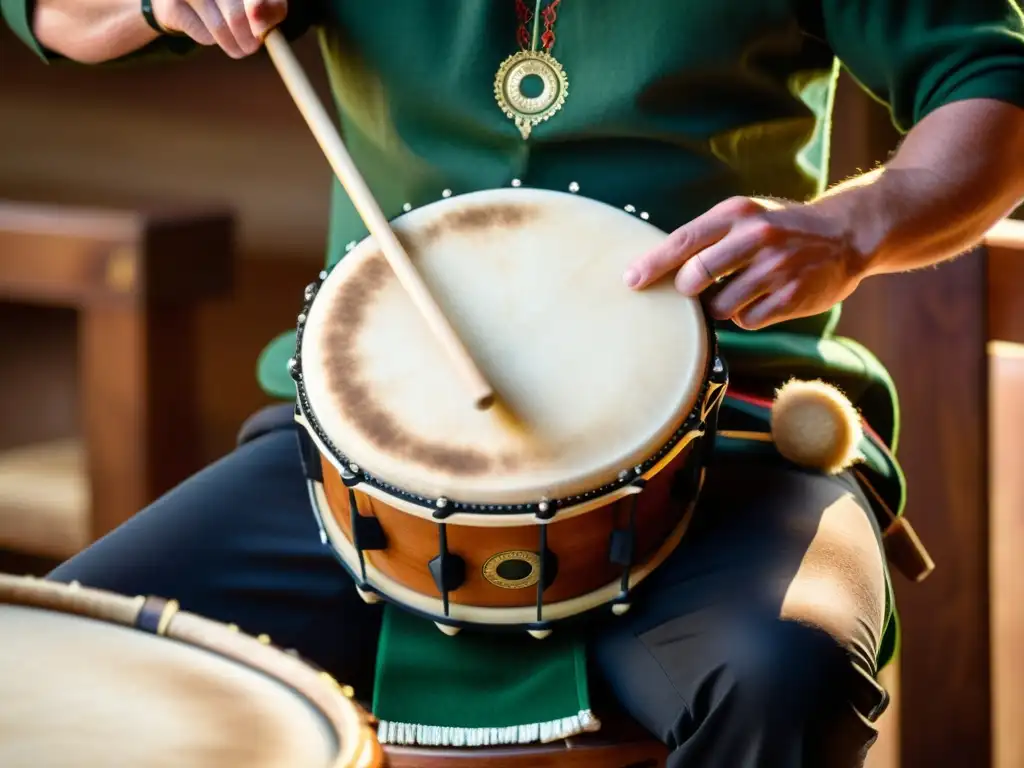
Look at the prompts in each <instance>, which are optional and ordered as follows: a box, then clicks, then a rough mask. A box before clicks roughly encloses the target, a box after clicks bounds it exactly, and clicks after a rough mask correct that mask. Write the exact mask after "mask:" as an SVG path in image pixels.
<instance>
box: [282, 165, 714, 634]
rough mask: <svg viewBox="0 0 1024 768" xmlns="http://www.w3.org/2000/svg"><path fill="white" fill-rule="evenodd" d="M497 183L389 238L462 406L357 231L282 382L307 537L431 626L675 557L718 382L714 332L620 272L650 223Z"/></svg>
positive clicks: (583, 594)
mask: <svg viewBox="0 0 1024 768" xmlns="http://www.w3.org/2000/svg"><path fill="white" fill-rule="evenodd" d="M575 186H576V185H572V186H571V187H570V192H569V193H564V192H557V191H551V190H542V189H530V188H526V187H521V186H516V185H513V186H512V187H511V188H506V189H492V190H484V191H479V192H473V193H469V194H465V195H457V196H450V195H449V194H447V191H446V195H445V196H442V199H440V200H438V201H436V202H434V203H431V204H429V205H426V206H424V207H422V208H418V209H411V206H406V213H404V214H402V215H401V216H399V217H398V218H396V219H394V220H393V221H392V222H391V226H392V228H393V230H394V231H395V233H396V234H397V236H398V238H399V239H400V240H401V241H402V244H403V246H404V247H405V249H406V251H407V252H408V253H409V256H410V258H411V260H412V262H413V263H414V264H415V266H416V268H417V270H418V271H419V272H420V274H421V275H422V276H423V279H424V281H425V282H426V283H427V285H428V286H429V287H430V289H431V292H432V294H433V295H434V296H435V297H436V298H437V301H438V303H439V304H440V305H441V306H442V307H443V308H444V310H445V313H446V315H447V316H448V317H449V318H450V320H451V322H452V324H453V326H454V327H455V328H456V330H457V332H458V333H459V336H460V337H461V338H462V339H464V340H465V342H466V344H467V347H468V348H469V349H470V350H471V353H472V355H473V357H474V359H476V360H477V361H478V362H479V363H480V364H481V366H482V369H483V370H484V371H485V374H486V376H487V377H488V379H489V380H490V381H491V383H492V384H493V385H494V389H495V392H496V394H497V398H498V399H497V402H498V405H496V406H495V408H493V409H492V410H491V411H480V410H478V409H476V408H474V407H473V404H472V403H470V402H469V401H468V400H467V399H466V398H465V395H464V391H463V390H462V389H461V388H460V382H459V381H458V379H457V377H456V375H455V374H454V373H453V372H452V370H451V368H450V366H446V365H445V363H444V360H443V354H442V352H441V350H440V349H439V348H438V346H437V344H436V342H435V341H434V339H433V338H432V337H431V335H430V333H429V331H428V330H426V329H425V328H422V327H421V325H422V324H421V323H420V320H419V318H418V315H417V314H416V312H415V310H414V309H413V308H412V306H411V304H410V302H409V301H408V298H407V296H406V295H405V294H404V292H403V291H402V288H401V286H400V285H399V283H398V281H397V280H396V279H395V278H394V276H393V275H392V274H391V272H390V271H389V269H388V266H387V263H386V262H385V260H384V259H383V258H382V256H381V254H380V252H379V251H378V250H377V246H376V244H375V242H374V240H373V238H366V239H365V240H363V241H362V242H359V243H350V245H349V248H348V249H347V251H348V252H347V254H346V256H345V257H344V258H342V259H341V260H340V261H339V262H338V263H337V265H336V266H335V267H334V268H333V269H332V270H331V271H330V272H329V273H328V272H327V271H324V272H321V273H320V276H319V279H318V280H317V281H316V282H314V283H311V284H310V285H309V286H307V288H306V290H305V295H304V303H303V306H302V310H301V313H300V314H299V316H298V323H297V341H296V353H295V356H294V357H293V358H292V359H291V360H290V361H289V372H290V374H291V376H292V378H293V379H294V381H295V383H296V390H297V401H296V420H297V421H298V422H299V423H300V425H302V427H303V428H302V429H300V442H301V443H302V451H303V457H304V463H305V467H306V474H307V480H308V481H309V484H310V492H311V497H312V501H313V506H314V509H315V510H316V513H317V516H318V519H319V520H320V524H321V529H322V534H323V537H324V540H325V541H326V542H328V543H329V544H330V546H331V547H332V548H333V549H334V551H335V554H336V555H337V556H338V558H339V559H340V560H341V562H342V563H343V564H344V565H345V567H346V568H347V569H348V570H349V571H350V572H351V573H352V574H353V576H354V578H355V579H356V581H357V583H358V586H359V588H360V590H361V594H362V595H363V596H364V598H365V599H367V600H370V601H373V600H376V599H379V598H380V597H383V598H385V599H389V600H392V601H394V602H396V603H398V604H400V605H402V606H403V607H405V608H406V609H408V610H410V611H413V612H415V613H418V614H421V615H423V616H427V617H429V618H431V619H433V620H434V621H435V622H437V623H438V625H439V627H440V628H442V630H444V631H447V632H449V633H452V632H454V631H455V630H457V629H458V628H459V627H461V626H465V625H479V626H489V627H503V628H518V629H525V630H527V631H530V632H531V633H532V634H535V635H537V636H544V635H545V634H547V632H548V631H549V630H550V625H551V624H552V622H556V621H560V620H563V619H567V618H570V617H572V616H575V615H577V614H581V613H586V612H588V611H590V610H593V609H596V608H598V607H601V606H603V605H608V604H611V605H612V606H613V609H614V610H615V612H616V613H622V612H624V611H625V610H626V608H627V607H628V605H629V599H630V592H631V591H632V589H633V588H634V587H635V586H636V585H637V584H638V583H639V581H641V580H642V579H643V578H644V577H645V576H646V575H647V574H649V573H650V572H651V571H652V570H654V569H655V568H656V567H657V566H658V565H659V564H660V563H661V562H662V561H663V560H664V559H665V558H666V557H667V556H668V555H669V554H670V553H671V552H672V550H673V549H674V548H675V546H676V545H677V544H678V543H679V541H680V540H681V538H682V536H683V534H684V533H685V530H686V526H687V525H688V522H689V510H690V509H691V508H692V506H693V504H694V502H695V501H696V498H697V495H698V493H699V489H700V485H701V482H702V479H703V470H704V467H705V465H706V462H707V459H708V453H709V447H710V444H711V442H712V439H713V436H714V432H715V424H716V419H717V412H718V408H719V406H720V403H721V400H722V397H723V396H724V394H725V390H726V386H727V380H728V379H727V373H726V370H725V365H724V364H723V362H722V360H721V359H720V358H719V356H718V353H717V342H716V335H715V332H714V327H713V323H712V321H711V320H710V319H709V317H708V316H707V314H706V312H705V310H704V308H703V306H702V304H701V303H700V302H699V301H697V300H695V299H689V298H684V297H682V296H680V295H679V294H678V293H676V292H675V291H674V289H673V286H672V284H671V281H670V280H669V281H665V282H663V283H660V284H658V285H655V286H652V287H651V288H648V289H646V290H644V291H641V292H635V291H630V290H629V289H627V288H626V287H625V285H624V283H623V281H622V277H621V275H622V272H623V271H624V269H625V268H626V266H628V264H629V263H630V262H631V261H632V259H634V258H635V257H636V256H638V255H640V254H641V253H643V252H644V251H646V250H648V249H650V248H651V247H653V246H654V245H656V244H657V243H659V242H661V241H662V239H663V238H664V237H665V233H664V232H663V231H661V230H659V229H657V228H656V227H654V226H653V225H652V224H651V223H650V222H649V221H648V220H647V219H648V217H647V216H646V215H637V214H636V212H635V211H633V210H631V206H627V208H626V209H625V210H624V209H620V208H614V207H612V206H610V205H607V204H605V203H602V202H599V201H595V200H591V199H589V198H586V197H584V196H582V195H579V194H576V193H575V191H578V190H574V187H575Z"/></svg>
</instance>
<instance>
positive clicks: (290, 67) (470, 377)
mask: <svg viewBox="0 0 1024 768" xmlns="http://www.w3.org/2000/svg"><path fill="white" fill-rule="evenodd" d="M264 44H265V45H266V48H267V52H268V53H269V54H270V59H271V61H273V62H274V66H275V67H276V68H277V72H278V74H279V75H280V76H281V79H282V80H283V81H284V84H285V87H286V88H287V89H288V91H289V92H290V93H291V96H292V99H294V101H295V104H296V106H297V107H298V108H299V112H301V113H302V116H303V117H304V118H305V119H306V122H307V123H308V124H309V128H310V130H311V131H312V132H313V136H314V137H315V138H316V140H317V143H318V144H319V145H320V149H321V150H323V153H324V155H325V156H326V157H327V161H328V162H329V163H330V164H331V168H333V169H334V173H335V174H336V175H337V177H338V180H339V181H340V182H341V185H342V186H343V187H344V188H345V191H346V192H348V196H349V198H350V199H351V200H352V204H353V205H354V206H355V208H356V210H357V211H358V212H359V216H360V218H362V220H363V223H364V224H365V225H366V229H367V230H368V231H369V233H370V234H371V235H372V236H373V238H374V239H375V240H376V241H377V244H378V245H379V246H380V249H381V252H382V253H383V254H384V258H386V259H387V261H388V264H389V265H390V266H391V269H392V271H394V273H395V275H396V276H397V277H398V282H399V283H401V285H402V287H403V288H404V289H405V290H406V292H407V293H408V294H409V298H411V299H412V302H413V304H414V305H415V307H416V309H418V310H419V312H420V314H421V315H423V319H424V320H426V322H427V326H428V327H429V328H430V330H431V331H433V333H434V335H435V336H436V337H437V340H438V341H439V342H440V343H441V346H442V347H443V348H444V351H445V352H446V353H447V355H448V357H449V358H450V359H451V361H452V362H453V363H454V364H455V367H456V368H458V370H459V372H460V373H461V374H462V376H463V377H464V378H465V380H466V383H467V384H468V385H469V387H470V391H471V392H472V393H473V397H474V402H475V404H476V407H477V408H479V409H481V410H483V409H485V408H489V407H490V406H491V405H493V403H494V390H493V388H492V387H491V385H490V384H489V383H488V382H487V380H486V379H485V378H484V376H483V374H482V373H481V372H480V370H479V368H477V365H476V363H475V362H474V361H473V359H472V357H470V355H469V352H468V351H467V350H466V347H465V346H464V345H463V343H462V340H461V339H459V337H458V336H457V335H456V333H455V330H454V329H453V328H452V326H451V324H450V323H449V322H448V318H446V317H445V316H444V313H443V312H441V308H440V307H438V305H437V303H436V302H435V301H434V297H433V296H431V295H430V291H429V290H428V289H427V286H426V285H425V284H424V282H423V280H422V278H420V275H419V273H418V272H416V269H415V267H413V265H412V261H411V260H410V259H409V255H408V254H407V253H406V252H405V249H404V248H403V247H402V244H401V243H399V242H398V238H397V237H396V236H395V233H394V231H393V230H392V229H391V225H390V224H389V223H388V220H387V219H386V218H384V213H383V212H382V211H381V209H380V206H379V205H377V201H376V200H374V198H373V194H372V193H371V192H370V188H369V187H367V186H366V182H365V181H364V180H363V177H362V176H361V175H360V173H359V171H358V170H357V169H356V166H355V163H354V162H352V158H351V156H350V155H349V153H348V150H347V149H345V145H344V143H343V142H342V140H341V136H340V135H339V134H338V131H337V129H336V128H335V127H334V123H333V122H332V121H331V118H330V117H329V116H328V114H327V112H326V110H324V107H323V104H321V103H320V99H319V98H318V97H317V95H316V92H315V91H314V90H313V86H312V85H311V84H310V82H309V79H308V78H307V77H306V73H305V72H304V71H303V70H302V65H301V64H299V62H298V59H296V58H295V54H294V53H293V52H292V49H291V46H289V45H288V41H287V40H286V39H285V37H284V35H283V34H282V33H281V32H280V31H279V30H276V29H275V30H272V31H271V32H270V34H268V35H267V37H266V40H265V41H264Z"/></svg>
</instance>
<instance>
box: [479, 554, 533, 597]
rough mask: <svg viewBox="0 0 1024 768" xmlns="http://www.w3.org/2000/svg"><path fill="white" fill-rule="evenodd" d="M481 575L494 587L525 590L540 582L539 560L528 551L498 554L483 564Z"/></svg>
mask: <svg viewBox="0 0 1024 768" xmlns="http://www.w3.org/2000/svg"><path fill="white" fill-rule="evenodd" d="M483 574H484V578H485V579H487V581H489V582H490V583H491V584H493V585H494V586H496V587H501V588H502V589H526V588H527V587H532V586H535V585H536V584H537V582H538V581H539V580H540V558H539V557H538V556H537V553H536V552H530V551H528V550H520V549H513V550H509V551H507V552H499V553H497V554H496V555H492V556H491V557H489V558H488V559H487V561H486V562H485V563H484V567H483Z"/></svg>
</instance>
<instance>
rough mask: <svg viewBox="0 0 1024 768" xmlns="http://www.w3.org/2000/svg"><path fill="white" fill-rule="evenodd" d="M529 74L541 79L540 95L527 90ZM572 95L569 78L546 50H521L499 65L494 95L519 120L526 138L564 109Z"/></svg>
mask: <svg viewBox="0 0 1024 768" xmlns="http://www.w3.org/2000/svg"><path fill="white" fill-rule="evenodd" d="M528 77H536V78H538V79H539V80H540V84H541V92H540V93H539V94H538V95H536V96H527V95H526V94H525V93H523V81H524V80H526V78H528ZM568 94H569V78H568V77H566V75H565V70H564V69H562V65H561V64H559V63H558V61H557V60H556V59H555V57H554V56H552V55H551V54H549V53H544V52H543V51H519V53H515V54H513V55H511V56H509V57H508V58H507V59H505V61H503V62H502V63H501V66H500V67H498V74H497V76H496V77H495V78H494V98H496V99H497V100H498V106H499V107H501V111H502V112H504V113H505V115H506V116H507V117H509V118H511V119H512V120H514V121H515V123H516V127H517V128H518V129H519V133H520V134H522V136H523V138H524V139H526V138H528V137H529V136H530V131H531V130H532V129H533V126H535V125H538V124H540V123H542V122H544V121H545V120H547V119H548V118H550V117H551V116H552V115H554V114H555V113H556V112H557V111H558V110H560V109H561V108H562V104H564V103H565V97H566V96H567V95H568Z"/></svg>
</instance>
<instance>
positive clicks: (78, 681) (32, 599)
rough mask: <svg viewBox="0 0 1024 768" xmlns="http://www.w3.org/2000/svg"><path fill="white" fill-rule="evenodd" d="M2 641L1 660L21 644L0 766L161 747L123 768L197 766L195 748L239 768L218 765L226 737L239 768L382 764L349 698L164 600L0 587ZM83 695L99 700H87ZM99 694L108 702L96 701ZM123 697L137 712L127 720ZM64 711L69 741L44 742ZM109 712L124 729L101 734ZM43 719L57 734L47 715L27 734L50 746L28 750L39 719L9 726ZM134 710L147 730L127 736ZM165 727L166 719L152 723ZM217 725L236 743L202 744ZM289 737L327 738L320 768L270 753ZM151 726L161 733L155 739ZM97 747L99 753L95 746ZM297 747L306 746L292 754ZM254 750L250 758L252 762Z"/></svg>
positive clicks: (366, 721) (284, 654)
mask: <svg viewBox="0 0 1024 768" xmlns="http://www.w3.org/2000/svg"><path fill="white" fill-rule="evenodd" d="M185 567H187V566H185ZM19 633H20V634H19ZM0 636H2V637H3V638H4V644H3V645H4V648H5V653H7V652H10V649H11V648H12V647H14V646H16V645H17V644H18V640H19V637H20V639H21V640H22V641H23V644H27V645H26V648H23V649H22V650H23V651H24V653H23V654H22V655H21V656H19V658H17V659H10V663H12V664H14V663H16V664H17V666H16V667H15V666H12V667H11V668H9V669H8V670H6V672H5V673H4V674H3V675H2V676H0V700H3V701H4V702H5V705H4V707H2V708H0V710H2V711H0V733H5V735H4V736H3V737H2V738H0V758H3V759H0V764H4V765H7V766H12V768H13V766H28V765H35V764H38V765H44V764H46V760H45V759H44V751H45V749H47V748H51V749H60V748H65V749H76V746H77V751H76V760H78V761H81V762H76V763H75V764H76V765H90V766H98V765H102V764H104V763H103V762H88V759H87V757H88V755H89V754H96V753H97V752H102V753H103V754H102V755H100V758H101V760H109V761H110V762H109V764H111V765H113V764H115V763H116V764H121V763H117V755H118V749H119V748H120V749H121V754H122V757H123V758H124V759H129V758H126V757H124V755H125V752H124V750H125V749H127V746H126V745H127V744H130V743H131V742H133V741H138V742H144V743H149V744H158V743H160V739H164V742H165V743H164V744H163V747H164V748H163V749H162V750H161V748H159V747H156V746H153V747H152V748H151V747H148V746H147V747H146V749H148V750H151V751H152V758H150V756H149V755H148V754H147V755H146V756H145V757H143V758H141V759H140V758H139V756H138V755H137V754H136V756H135V758H133V759H132V762H131V764H132V765H135V766H137V768H146V766H148V765H159V766H164V765H174V764H183V765H184V764H188V765H194V764H197V763H193V762H188V758H187V757H185V755H186V754H187V752H188V750H189V749H190V748H194V749H195V750H196V754H197V755H199V754H202V755H203V756H204V757H203V760H204V762H201V764H202V765H203V766H224V768H227V766H229V765H230V766H234V765H237V764H238V763H237V761H235V762H232V759H233V758H232V756H231V754H228V753H229V752H230V750H231V749H232V746H233V744H232V745H227V746H225V745H226V744H227V742H225V741H224V739H223V738H220V737H221V736H229V735H233V736H236V737H237V739H236V742H237V743H238V744H242V743H245V744H246V747H245V750H246V754H248V755H249V756H250V757H249V759H248V760H246V761H245V764H246V765H247V766H258V765H265V764H266V765H270V764H272V763H274V762H275V761H278V762H277V764H279V761H280V760H281V759H285V760H287V761H288V764H289V765H290V766H292V768H379V766H381V765H383V762H384V761H383V757H382V750H381V747H380V745H379V743H378V741H377V738H376V734H375V732H374V730H373V726H372V724H371V718H370V717H369V716H368V715H366V713H365V712H364V711H363V710H362V709H361V708H360V707H359V706H358V705H357V704H355V703H354V702H353V701H352V700H351V699H350V696H351V689H349V688H346V687H344V686H341V685H339V684H338V683H337V682H336V681H335V680H334V679H333V678H332V677H331V676H330V675H328V674H327V673H326V672H323V671H321V670H319V669H317V668H315V667H314V666H312V665H311V664H309V663H307V662H306V661H304V660H302V659H300V658H298V657H297V656H296V655H294V654H293V653H292V652H288V651H284V650H281V649H278V648H275V647H273V646H272V645H270V640H269V638H268V637H266V636H265V635H261V636H259V637H252V636H249V635H247V634H245V633H244V632H241V631H239V630H238V629H237V628H236V627H234V626H232V625H225V624H220V623H218V622H215V621H211V620H209V619H205V618H203V617H201V616H197V615H195V614H192V613H189V612H186V611H182V610H179V608H178V604H177V603H176V602H175V601H173V600H165V599H162V598H157V597H134V598H129V597H125V596H122V595H117V594H113V593H110V592H106V591H103V590H97V589H89V588H85V587H81V586H79V585H78V584H77V583H74V582H72V583H71V584H62V583H57V582H50V581H44V580H40V579H34V578H31V577H17V576H10V575H5V574H0ZM32 643H35V645H33V644H32ZM54 643H60V644H61V645H60V646H59V647H58V646H55V645H54ZM115 649H116V650H115ZM108 651H109V653H108ZM90 652H93V653H92V656H90V655H89V654H90ZM9 658H10V657H9ZM2 666H3V661H0V668H2ZM62 667H67V669H66V670H65V671H67V670H70V672H71V674H70V675H67V676H62V677H61V679H60V680H59V681H57V682H58V685H57V686H46V685H42V686H39V685H38V683H39V682H40V681H41V680H43V679H44V678H51V679H52V678H53V677H56V676H57V675H58V672H59V670H60V669H61V668H62ZM20 673H23V674H20ZM90 683H93V684H96V687H95V688H90V685H89V684H90ZM104 684H105V685H106V689H105V690H100V689H101V688H103V686H104ZM118 686H120V695H119V693H118ZM125 691H128V692H127V693H126V692H125ZM35 692H38V695H37V696H34V695H33V693H35ZM104 694H105V695H104ZM260 694H262V695H263V696H264V697H265V700H264V702H263V704H264V706H263V707H262V708H257V709H252V708H251V705H252V704H253V702H252V697H257V696H258V695H260ZM126 696H130V697H131V699H132V705H138V709H135V710H133V709H130V706H129V707H126V706H125V704H124V702H123V699H124V697H126ZM136 696H138V701H135V697H136ZM233 697H237V698H233ZM72 699H73V700H74V701H75V702H77V703H78V704H81V705H83V706H81V707H80V708H79V710H78V711H77V712H75V713H73V717H74V720H73V722H74V728H75V729H76V730H77V733H76V734H71V733H68V732H64V733H63V734H62V733H61V732H53V729H54V728H57V729H58V731H59V727H60V725H59V723H60V720H61V717H62V715H64V714H66V713H65V712H63V711H61V710H63V709H65V708H66V707H69V706H71V700H72ZM238 699H244V700H242V701H239V700H238ZM200 703H202V704H203V705H204V706H198V705H199V704H200ZM105 704H107V705H113V708H114V709H115V710H117V712H118V713H119V714H120V715H122V716H123V717H124V722H122V723H119V724H114V723H111V722H110V721H109V720H106V721H102V720H101V718H102V715H103V713H104V712H106V711H107V710H105V709H104V705H105ZM213 704H216V706H213ZM147 705H148V706H147ZM243 705H244V706H243ZM40 707H42V708H44V709H47V710H48V712H50V713H52V714H53V715H54V718H55V719H56V720H57V722H58V724H57V725H54V723H52V722H50V723H49V724H47V721H46V716H45V715H46V713H43V715H44V716H43V724H42V725H41V726H40V727H39V728H37V729H36V730H37V731H38V732H39V734H42V733H43V731H44V730H46V728H49V729H50V731H51V732H49V733H48V735H47V736H46V738H47V744H49V746H47V744H44V743H40V742H39V741H34V740H33V739H34V736H33V733H34V732H33V731H32V729H31V727H30V726H32V725H39V723H38V722H37V721H38V720H39V718H38V717H31V718H30V719H31V722H20V721H19V713H21V715H20V716H22V717H23V718H29V717H30V714H31V713H32V712H33V711H34V710H35V709H39V708H40ZM193 707H197V708H198V710H200V711H202V710H209V712H208V714H207V717H205V718H204V717H199V716H196V717H189V716H185V715H183V714H181V713H182V712H188V711H191V709H190V708H193ZM236 707H237V709H236ZM247 707H250V708H249V709H248V710H247ZM139 710H143V711H144V714H145V716H140V717H139V718H138V722H136V723H135V725H136V726H138V727H135V728H133V727H132V725H131V724H130V723H129V722H128V721H130V720H132V718H133V717H134V714H135V713H136V712H137V711H139ZM149 710H152V711H149ZM247 712H248V713H249V714H250V715H251V714H253V713H258V714H259V719H258V720H257V721H253V720H250V719H247V717H246V713H247ZM169 713H170V716H169V717H168V719H166V720H161V719H160V717H161V715H168V714H169ZM36 714H38V713H36ZM277 717H280V720H279V721H277V722H273V723H272V726H273V727H272V728H269V729H268V728H266V725H267V722H268V718H269V719H270V720H275V718H277ZM232 718H234V719H232ZM209 720H212V721H214V722H213V723H211V722H208V721H209ZM217 721H220V722H222V723H223V722H229V723H231V725H233V726H234V727H233V728H232V733H231V734H225V732H224V731H214V730H211V729H215V728H217V727H218V726H217V725H216V722H217ZM261 723H262V725H263V726H264V727H263V728H261ZM297 724H300V725H301V726H302V728H301V729H298V730H301V731H302V733H303V734H305V736H303V738H304V739H305V738H306V736H308V735H309V734H316V735H317V736H322V737H323V740H324V741H323V744H322V745H319V747H318V749H317V750H315V751H317V753H318V755H327V761H326V762H323V761H321V760H319V758H318V759H317V760H316V762H315V764H310V763H309V762H308V761H307V760H306V759H303V758H299V757H298V756H297V755H295V753H294V752H293V753H291V754H290V755H282V754H280V751H282V750H285V749H286V747H284V746H282V744H281V743H280V742H278V743H277V744H276V746H275V745H274V741H275V739H274V737H275V735H276V736H281V735H282V733H284V734H285V735H287V733H294V732H295V731H291V730H289V729H293V728H295V726H296V725H297ZM161 726H162V727H163V728H164V729H166V732H161ZM110 727H114V728H115V731H117V732H116V733H113V732H112V733H111V734H107V735H106V736H105V737H97V735H96V734H97V730H101V731H102V730H103V729H109V728H110ZM268 730H269V731H272V732H271V733H268ZM37 735H38V734H37ZM43 735H46V734H43ZM97 738H105V741H103V743H101V744H96V739H97ZM295 738H298V737H297V736H296V737H295ZM76 739H77V740H78V742H80V743H77V744H76V743H75V741H76ZM168 740H169V743H170V744H171V746H170V748H169V749H168V744H167V743H166V742H167V741H168ZM261 740H266V741H267V743H261ZM211 743H212V744H213V745H214V746H212V747H211ZM307 744H308V742H305V741H304V742H303V744H302V745H301V746H302V747H303V748H304V747H305V746H306V745H307ZM292 746H295V745H292ZM179 748H180V749H181V753H179V754H178V757H182V759H185V760H186V762H185V763H175V760H176V759H177V758H176V757H175V755H174V754H170V753H172V752H175V750H176V749H179ZM89 750H92V752H89ZM218 750H224V751H218ZM253 750H257V751H258V755H257V756H256V758H255V759H253V758H252V754H253ZM275 750H277V751H275ZM307 754H311V753H310V752H307ZM5 755H6V757H4V756H5ZM234 757H235V758H237V757H238V754H237V753H236V754H235V755H234ZM23 758H24V759H23ZM264 759H265V760H266V761H269V762H264ZM25 760H27V761H28V762H26V761H25ZM32 761H34V762H32Z"/></svg>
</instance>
